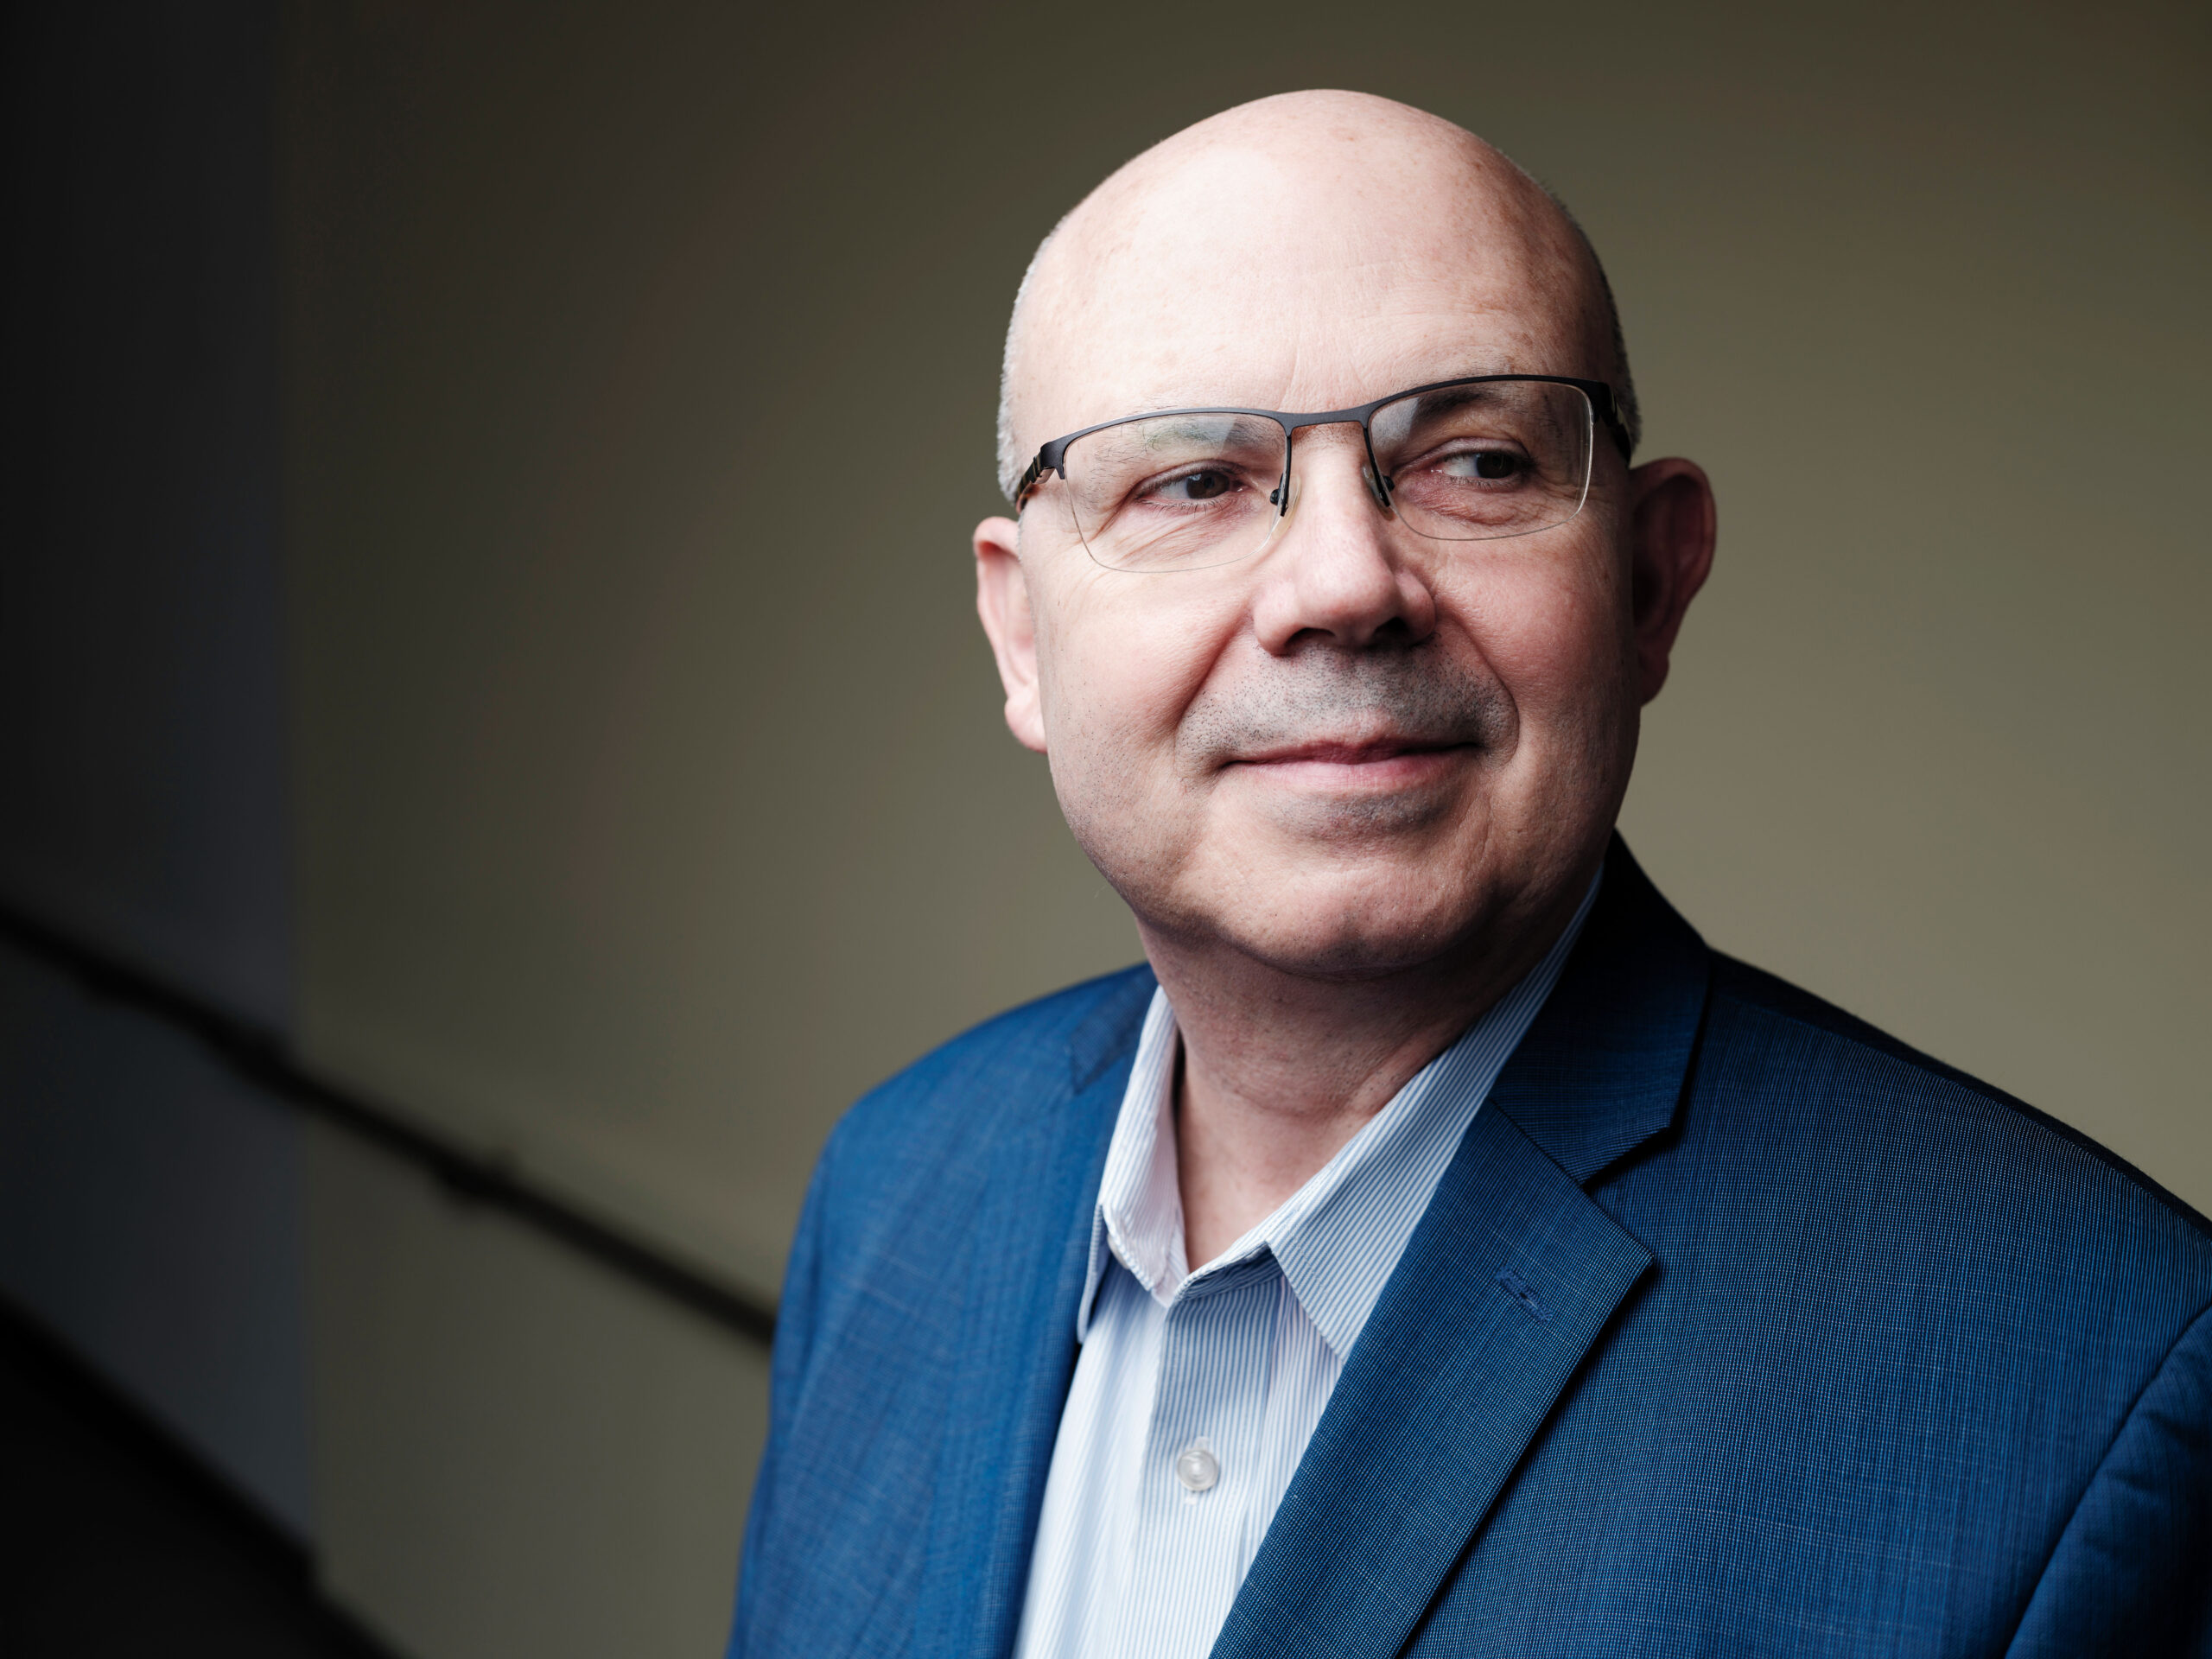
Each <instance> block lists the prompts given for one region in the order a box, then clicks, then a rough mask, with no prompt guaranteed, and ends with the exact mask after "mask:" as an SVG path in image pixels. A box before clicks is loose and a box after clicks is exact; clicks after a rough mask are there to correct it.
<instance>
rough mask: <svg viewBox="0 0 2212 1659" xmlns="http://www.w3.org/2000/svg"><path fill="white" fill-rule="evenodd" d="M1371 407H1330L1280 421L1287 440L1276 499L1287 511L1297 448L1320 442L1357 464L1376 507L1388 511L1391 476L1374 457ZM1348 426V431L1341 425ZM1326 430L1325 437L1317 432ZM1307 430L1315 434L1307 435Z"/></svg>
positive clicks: (1329, 449) (1323, 447)
mask: <svg viewBox="0 0 2212 1659" xmlns="http://www.w3.org/2000/svg"><path fill="white" fill-rule="evenodd" d="M1372 413H1373V411H1372V410H1365V409H1340V410H1330V411H1329V412H1328V413H1326V414H1321V415H1301V416H1295V417H1294V418H1292V419H1289V420H1287V421H1285V422H1284V423H1283V425H1284V427H1285V429H1287V433H1288V435H1289V439H1290V442H1289V443H1288V444H1287V446H1286V453H1285V455H1284V462H1283V477H1282V485H1281V490H1280V492H1279V493H1280V494H1281V498H1282V499H1281V501H1280V502H1279V503H1278V505H1279V506H1280V507H1281V511H1282V512H1284V513H1285V514H1287V513H1288V512H1289V511H1290V505H1291V490H1292V482H1291V480H1292V477H1293V475H1294V473H1295V472H1296V470H1297V467H1296V461H1297V456H1298V452H1299V450H1300V448H1301V440H1302V447H1303V448H1305V449H1306V450H1307V451H1308V452H1309V454H1310V452H1311V451H1312V450H1313V448H1314V447H1315V445H1317V444H1319V446H1320V448H1322V449H1323V450H1324V451H1325V452H1342V453H1343V454H1344V456H1345V458H1346V459H1347V460H1349V461H1351V462H1352V464H1353V465H1354V466H1355V467H1357V470H1358V473H1359V477H1360V481H1361V482H1362V483H1363V484H1364V485H1365V486H1367V493H1368V495H1369V497H1370V499H1372V500H1373V501H1374V503H1375V505H1376V507H1378V508H1379V509H1381V510H1382V511H1383V512H1386V513H1387V512H1389V511H1390V480H1389V477H1388V476H1386V475H1385V474H1384V473H1383V468H1382V466H1381V464H1380V463H1379V462H1377V461H1376V458H1375V442H1374V435H1373V433H1372V432H1371V431H1370V429H1369V426H1368V422H1369V419H1370V416H1371V415H1372ZM1346 427H1349V428H1351V430H1350V431H1344V430H1342V429H1343V428H1346ZM1324 433H1326V434H1329V435H1327V436H1325V437H1324V436H1320V435H1319V434H1324ZM1309 434H1312V435H1309Z"/></svg>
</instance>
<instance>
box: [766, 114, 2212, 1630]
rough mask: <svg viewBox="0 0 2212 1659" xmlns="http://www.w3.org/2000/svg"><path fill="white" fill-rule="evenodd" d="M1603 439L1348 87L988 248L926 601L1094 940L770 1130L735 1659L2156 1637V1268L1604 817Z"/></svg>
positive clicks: (2096, 1158) (1650, 505) (2181, 1608)
mask: <svg viewBox="0 0 2212 1659" xmlns="http://www.w3.org/2000/svg"><path fill="white" fill-rule="evenodd" d="M1000 440H1001V442H1000V448H1001V469H1002V482H1003V484H1004V485H1005V487H1006V490H1007V495H1008V497H1009V499H1010V500H1011V501H1012V503H1013V505H1014V516H1013V517H1009V518H992V519H988V520H987V521H986V522H984V523H983V524H982V525H981V526H979V527H978V529H977V530H976V537H975V554H976V582H977V607H978V609H979V611H980V613H981V614H982V623H983V627H984V631H985V632H986V633H987V634H988V636H989V639H990V644H991V648H992V650H993V652H994V653H995V656H996V658H997V662H998V667H999V672H1000V675H1001V678H1002V680H1003V682H1004V684H1005V689H1006V718H1007V725H1008V726H1009V727H1010V728H1012V730H1013V733H1014V736H1015V737H1016V738H1017V739H1019V740H1020V741H1021V742H1022V743H1024V744H1026V745H1027V746H1028V747H1030V748H1032V749H1034V750H1036V751H1038V752H1039V753H1042V754H1044V755H1045V756H1046V758H1047V760H1048V761H1049V763H1050V766H1051V768H1052V780H1053V784H1054V786H1055V788H1056V789H1057V790H1058V795H1059V799H1060V803H1061V805H1062V807H1063V809H1064V810H1065V814H1066V817H1067V821H1068V824H1069V827H1070V828H1071V829H1072V830H1073V831H1074V833H1075V836H1076V838H1077V841H1078V842H1081V844H1082V846H1083V848H1084V851H1085V852H1086V853H1088V854H1089V855H1090V858H1091V859H1092V861H1094V862H1095V863H1096V865H1097V867H1098V868H1099V869H1100V870H1101V871H1102V872H1103V874H1104V875H1105V876H1106V879H1107V880H1109V881H1110V882H1111V883H1112V884H1113V886H1114V887H1115V888H1116V891H1117V892H1118V893H1120V894H1121V896H1122V899H1125V900H1126V901H1127V903H1128V906H1129V909H1130V911H1131V912H1132V913H1133V914H1134V915H1135V919H1136V924H1137V928H1138V931H1139V934H1140V937H1141V939H1142V942H1143V945H1144V951H1145V957H1146V961H1145V963H1144V965H1143V966H1141V967H1139V968H1135V969H1130V970H1128V972H1125V973H1122V974H1117V975H1114V976H1109V977H1108V978H1105V979H1103V980H1099V981H1096V982H1092V983H1090V984H1087V985H1082V986H1078V987H1077V988H1074V989H1072V990H1070V991H1065V992H1063V993H1061V994H1059V995H1057V996H1053V997H1050V998H1047V999H1046V1000H1045V1001H1041V1002H1038V1003H1034V1004H1033V1005H1031V1006H1029V1007H1025V1008H1020V1009H1018V1010H1016V1011H1015V1012H1014V1013H1012V1014H1007V1015H1005V1016H1003V1017H1001V1019H999V1020H994V1021H992V1022H991V1023H990V1024H988V1025H986V1026H984V1027H981V1028H979V1029H977V1030H976V1031H973V1032H970V1033H968V1034H966V1035H965V1036H963V1037H961V1038H958V1039H956V1040H955V1041H953V1042H951V1043H950V1044H949V1045H947V1046H945V1047H944V1048H942V1049H940V1050H938V1052H936V1053H934V1054H932V1055H931V1056H930V1057H928V1058H925V1059H924V1060H922V1061H920V1062H919V1063H918V1064H917V1065H915V1066H913V1067H912V1069H911V1070H909V1071H906V1072H905V1073H903V1074H901V1075H900V1076H899V1077H895V1078H893V1079H892V1080H891V1081H890V1082H889V1083H887V1084H884V1085H883V1086H882V1087H881V1088H880V1089H879V1090H876V1091H875V1092H874V1093H873V1094H871V1095H870V1096H868V1097H867V1098H866V1099H865V1100H863V1101H861V1103H859V1105H857V1106H856V1107H855V1109H853V1111H852V1112H851V1113H850V1114H849V1116H847V1117H846V1118H845V1120H844V1122H842V1125H841V1126H840V1127H839V1128H838V1130H837V1132H836V1135H834V1136H832V1138H831V1140H830V1142H829V1147H828V1149H827V1150H826V1151H825V1152H824V1153H823V1157H822V1161H821V1164H820V1166H819V1168H818V1169H817V1173H816V1175H815V1178H814V1182H813V1186H812V1189H811V1191H810V1193H809V1196H808V1199H807V1204H806V1209H805V1213H804V1218H803V1219H802V1221H801V1223H800V1226H799V1232H798V1238H797V1241H796V1242H795V1243H794V1245H793V1248H792V1254H791V1268H790V1276H789V1280H788V1281H787V1284H786V1286H785V1294H784V1300H783V1304H782V1313H781V1318H780V1323H779V1327H778V1332H777V1340H776V1355H775V1373H774V1400H773V1421H772V1427H771V1431H770V1438H769V1445H768V1449H767V1452H766V1459H765V1461H764V1463H763V1465H762V1467H761V1471H760V1478H759V1484H758V1485H757V1487H756V1489H755V1494H754V1497H753V1512H752V1519H751V1523H750V1527H749V1530H748V1533H747V1541H746V1553H745V1561H744V1566H743V1570H742V1574H741V1587H740V1593H739V1605H738V1611H737V1621H736V1629H735V1632H734V1637H733V1639H732V1645H731V1651H732V1652H733V1653H734V1654H741V1655H747V1656H759V1659H767V1656H786V1655H787V1656H792V1659H798V1656H805V1659H827V1656H844V1655H886V1656H888V1655H894V1654H904V1655H913V1656H934V1655H963V1656H1008V1655H1013V1656H1020V1659H1198V1656H1201V1655H1205V1654H1209V1653H1211V1654H1213V1655H1216V1656H1224V1659H1226V1656H1236V1659H1260V1656H1273V1659H1280V1656H1288V1655H1313V1656H1322V1655H1327V1656H1332V1659H1342V1656H1347V1655H1373V1656H1384V1655H1390V1654H1398V1653H1410V1654H1421V1655H1429V1654H1447V1653H1448V1654H1498V1655H1508V1654H1510V1655H1529V1654H1567V1653H1576V1654H1599V1653H1603V1654H1617V1653H1630V1652H1637V1653H1664V1654H1674V1653H1683V1652H1698V1653H1723V1652H1725V1653H1730V1654H1740V1653H1756V1654H1777V1655H1780V1654H1790V1655H1802V1654H1811V1653H1822V1654H1826V1653H1836V1654H1846V1653H1849V1654H1856V1653H1865V1652H1885V1653H1886V1652H1909V1653H1929V1654H1937V1653H1942V1654H1953V1653H1955V1654H1961V1655H1963V1654H1975V1655H1994V1654H1999V1653H2012V1654H2037V1655H2082V1654H2094V1653H2111V1652H2123V1651H2124V1652H2126V1653H2128V1654H2130V1655H2131V1656H2140V1655H2149V1654H2165V1653H2192V1654H2205V1653H2212V1316H2208V1307H2212V1230H2208V1226H2207V1224H2206V1222H2205V1221H2204V1219H2203V1218H2202V1217H2198V1216H2196V1215H2195V1214H2193V1213H2192V1212H2191V1211H2189V1210H2188V1209H2187V1208H2186V1207H2184V1206H2183V1205H2181V1204H2179V1203H2178V1202H2177V1201H2176V1200H2175V1199H2173V1198H2171V1197H2170V1196H2168V1195H2166V1194H2165V1193H2164V1192H2160V1191H2159V1190H2158V1188H2157V1187H2156V1186H2154V1185H2152V1184H2151V1183H2149V1182H2148V1181H2146V1180H2145V1179H2144V1178H2143V1177H2142V1176H2140V1175H2139V1174H2138V1173H2135V1172H2134V1171H2133V1170H2131V1169H2129V1168H2128V1167H2126V1166H2125V1165H2123V1164H2121V1163H2120V1162H2119V1161H2118V1160H2114V1159H2113V1158H2112V1157H2110V1156H2109V1155H2108V1154H2105V1153H2104V1152H2102V1151H2101V1150H2100V1149H2099V1148H2097V1147H2094V1146H2092V1145H2090V1144H2088V1142H2086V1141H2083V1140H2082V1139H2081V1138H2080V1137H2079V1136H2077V1135H2073V1134H2072V1133H2071V1132H2070V1131H2068V1130H2067V1129H2065V1128H2063V1127H2061V1126H2060V1125H2058V1124H2056V1123H2054V1122H2051V1121H2050V1120H2049V1119H2047V1118H2044V1117H2043V1116H2039V1115H2038V1114H2037V1113H2035V1112H2034V1111H2032V1110H2031V1109H2029V1108H2027V1107H2025V1106H2023V1105H2021V1104H2020V1103H2018V1102H2015V1101H2012V1100H2010V1099H2008V1098H2006V1097H2005V1096H2003V1095H2000V1094H1999V1093H1998V1092H1997V1091H1995V1090H1992V1089H1989V1088H1987V1087H1986V1086H1985V1085H1983V1084H1979V1083H1977V1082H1975V1081H1974V1080H1973V1079H1972V1078H1969V1077H1962V1076H1961V1075H1960V1074H1958V1073H1957V1072H1955V1071H1950V1070H1948V1068H1946V1067H1943V1066H1942V1065H1938V1064H1936V1062H1935V1061H1932V1060H1930V1059H1929V1058H1927V1057H1925V1056H1923V1055H1920V1054H1917V1053H1915V1052H1912V1051H1910V1050H1909V1049H1906V1048H1904V1046H1901V1045H1900V1044H1898V1043H1897V1042H1895V1041H1893V1040H1891V1039H1889V1038H1887V1037H1885V1036H1884V1035H1883V1034H1882V1033H1879V1032H1877V1031H1875V1030H1873V1029H1872V1028H1871V1027H1867V1026H1866V1025H1863V1024H1861V1023H1860V1022H1859V1021H1857V1020H1853V1019H1852V1018H1850V1017H1849V1016H1848V1015H1847V1014H1842V1013H1840V1012H1839V1011H1837V1010H1836V1009H1834V1008H1832V1007H1827V1005H1825V1004H1823V1003H1821V1002H1820V1001H1816V1000H1815V999H1814V998H1812V997H1810V996H1808V995H1805V994H1803V993H1802V992H1800V991H1797V990H1796V989H1794V988H1791V987H1789V986H1787V985H1785V984H1783V983H1782V982H1779V981H1777V980H1776V979H1773V978H1771V977H1770V976H1767V975H1764V974H1762V973H1760V972H1758V971H1757V970H1756V969H1751V968H1748V967H1745V966H1744V965H1743V964H1741V963H1735V962H1732V961H1730V960H1728V959H1727V958H1726V957H1720V956H1718V955H1716V954H1714V953H1713V952H1711V951H1709V950H1707V948H1706V946H1705V945H1704V944H1703V943H1702V942H1701V941H1700V939H1699V938H1698V936H1697V935H1696V933H1695V932H1694V931H1692V930H1691V928H1690V927H1689V926H1688V924H1687V923H1685V922H1684V921H1683V920H1682V918H1681V917H1680V916H1678V915H1676V914H1675V912H1674V911H1673V910H1672V909H1670V908H1669V906H1668V905H1667V903H1666V902H1665V900H1664V899H1662V898H1661V897H1660V896H1659V895H1658V893H1656V891H1654V889H1653V888H1652V887H1651V886H1650V884H1649V882H1648V881H1647V880H1645V878H1644V876H1643V873H1642V872H1641V871H1640V870H1639V869H1638V868H1637V866H1636V863H1635V861H1633V860H1632V859H1631V858H1630V856H1629V854H1628V851H1627V849H1626V848H1625V847H1624V846H1623V844H1622V843H1621V842H1620V840H1619V838H1618V836H1616V835H1615V834H1614V831H1613V825H1614V821H1615V818H1616V817H1617V816H1618V811H1619V809H1620V804H1621V800H1622V797H1623V794H1624V791H1625V790H1626V788H1627V786H1628V781H1629V772H1630V766H1631V764H1632V762H1633V760H1634V758H1635V753H1636V746H1637V721H1638V713H1639V710H1640V709H1641V708H1642V707H1643V704H1644V703H1646V702H1649V701H1650V699H1651V698H1653V697H1654V696H1657V695H1658V693H1659V690H1660V689H1661V687H1662V685H1663V684H1664V683H1665V680H1666V677H1667V669H1668V662H1669V653H1670V652H1671V651H1672V649H1673V647H1674V644H1675V637H1676V634H1677V632H1678V630H1679V629H1680V627H1681V621H1682V618H1683V614H1684V612H1685V610H1686V609H1687V607H1688V605H1689V603H1690V601H1691V600H1692V599H1693V598H1694V596H1695V594H1696V593H1697V591H1698V588H1700V585H1701V584H1702V583H1703V582H1704V581H1705V579H1706V575H1707V569H1708V568H1709V566H1710V564H1711V562H1712V558H1713V537H1714V510H1713V496H1712V493H1711V491H1710V489H1709V488H1708V486H1707V481H1706V478H1705V475H1704V474H1702V473H1701V472H1700V470H1699V469H1698V468H1697V467H1695V466H1694V465H1692V464H1691V463H1690V462H1688V461H1680V460H1657V461H1643V462H1641V463H1637V461H1635V450H1636V446H1637V407H1636V399H1635V395H1634V392H1633V391H1632V389H1631V387H1630V381H1629V375H1628V364H1627V360H1626V356H1625V353H1624V347H1623V346H1622V342H1621V337H1620V330H1619V327H1618V323H1617V321H1616V320H1615V315H1614V310H1613V306H1612V302H1611V295H1610V293H1609V291H1608V289H1607V287H1606V283H1605V277H1604V275H1603V273H1602V272H1601V270H1599V264H1598V261H1597V258H1596V257H1595V255H1594V254H1593V253H1592V250H1591V248H1590V246H1589V245H1588V243H1587V242H1586V240H1585V238H1583V236H1582V235H1581V233H1580V231H1579V230H1578V229H1577V228H1576V227H1575V226H1574V224H1573V221H1572V220H1571V219H1569V218H1568V217H1567V214H1566V213H1565V212H1564V211H1563V210H1562V209H1561V208H1560V207H1559V205H1558V204H1557V203H1556V202H1555V201H1554V200H1552V199H1551V198H1550V197H1549V196H1548V195H1547V194H1546V193H1545V192H1544V191H1543V190H1542V189H1541V188H1540V187H1538V186H1537V185H1536V184H1535V182H1534V181H1531V180H1530V179H1529V177H1528V175H1525V174H1523V173H1522V171H1521V170H1520V169H1519V168H1516V167H1515V166H1514V165H1513V163H1512V162H1510V161H1508V160H1506V158H1505V157H1503V156H1501V155H1499V154H1498V153H1497V151H1496V150H1494V149H1491V148H1489V147H1488V146H1486V145H1484V143H1481V142H1480V141H1478V140H1477V139H1475V138H1474V137H1471V136H1470V135H1469V134H1467V133H1465V132H1463V131H1461V130H1459V129H1458V128H1456V127H1452V126H1451V125H1449V124H1446V123H1444V122H1442V121H1440V120H1437V119H1435V118H1432V117H1429V116H1427V115H1424V114H1421V112H1419V111H1413V110H1409V109H1407V108H1405V107H1403V106H1402V105H1395V104H1390V103H1387V102H1384V101H1383V100H1380V99H1371V98H1365V97H1360V96H1356V95H1352V94H1348V93H1305V94H1298V95H1294V96H1290V97H1285V98H1278V99H1267V100H1264V101H1262V102H1261V103H1257V104H1253V105H1245V106H1244V107H1243V108H1240V109H1236V110H1232V111H1229V112H1227V113H1226V114H1224V115H1220V116H1217V117H1216V118H1213V119H1211V120H1210V121H1206V122H1204V123H1201V124H1199V125H1198V126H1196V127H1193V128H1192V129H1191V130H1188V131H1186V132H1184V133H1182V134H1180V135H1179V136H1177V137H1174V138H1172V139H1170V140H1168V141H1167V142H1166V143H1162V144H1160V146H1158V147H1157V148H1156V149H1153V150H1151V151H1149V152H1148V153H1147V154H1146V155H1144V156H1140V157H1139V158H1138V159H1137V160H1135V162H1131V163H1129V165H1128V166H1127V167H1125V168H1122V170H1121V171H1120V172H1118V173H1116V175H1114V176H1113V177H1112V178H1110V179H1109V180H1108V181H1106V182H1105V183H1104V184H1103V185H1101V186H1100V187H1099V188H1098V189H1097V190H1096V191H1095V192H1094V193H1093V194H1091V195H1090V197H1089V198H1088V199H1087V200H1085V201H1084V203H1083V204H1082V205H1081V206H1080V207H1077V209H1076V210H1075V211H1074V212H1073V213H1071V214H1070V215H1069V216H1068V218H1067V219H1065V221H1064V222H1063V223H1062V224H1061V226H1059V228H1058V230H1056V231H1055V232H1053V233H1052V236H1050V237H1049V238H1047V239H1046V243H1045V245H1044V246H1043V247H1042V248H1041V249H1040V250H1039V253H1038V256H1037V258H1036V260H1035V262H1034V263H1033V265H1032V267H1031V270H1030V272H1029V275H1028V277H1027V279H1026V280H1025V281H1024V283H1023V284H1022V288H1021V291H1020V296H1019V298H1018V299H1017V302H1016V305H1015V310H1014V321H1013V324H1012V327H1011V328H1010V329H1009V331H1008V335H1007V356H1006V373H1005V382H1004V399H1003V408H1002V414H1001V433H1000Z"/></svg>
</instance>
